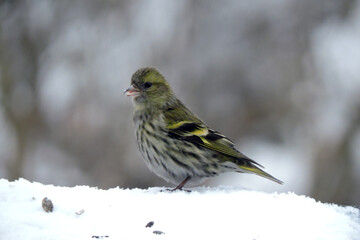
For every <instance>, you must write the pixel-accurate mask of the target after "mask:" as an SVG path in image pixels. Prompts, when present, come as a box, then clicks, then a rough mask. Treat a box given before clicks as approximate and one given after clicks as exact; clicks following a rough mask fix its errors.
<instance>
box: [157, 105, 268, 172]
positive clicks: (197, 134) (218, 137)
mask: <svg viewBox="0 0 360 240" xmlns="http://www.w3.org/2000/svg"><path fill="white" fill-rule="evenodd" d="M178 104H180V106H177V107H173V108H171V107H170V108H168V109H167V110H166V111H165V112H164V118H165V123H166V129H167V130H168V135H169V137H172V138H176V139H181V140H183V141H188V142H190V143H192V144H195V145H198V146H202V147H204V148H207V149H211V150H213V151H215V152H218V153H221V154H224V155H227V156H229V157H233V158H241V159H247V160H249V161H250V162H251V163H253V164H256V165H259V166H261V165H260V164H258V163H256V162H255V161H253V160H251V159H249V158H248V157H246V156H245V155H244V154H242V153H240V152H239V151H237V150H236V149H235V147H234V143H233V142H232V141H231V140H230V139H228V138H227V137H225V136H224V135H223V134H221V133H219V132H217V131H215V130H212V129H211V128H209V127H207V126H206V125H205V124H204V123H203V122H202V121H201V120H200V119H199V118H198V117H196V116H195V115H194V114H193V113H192V112H191V111H190V110H188V109H187V108H186V107H185V106H184V105H183V104H182V103H181V102H180V103H178ZM179 117H181V119H179Z"/></svg>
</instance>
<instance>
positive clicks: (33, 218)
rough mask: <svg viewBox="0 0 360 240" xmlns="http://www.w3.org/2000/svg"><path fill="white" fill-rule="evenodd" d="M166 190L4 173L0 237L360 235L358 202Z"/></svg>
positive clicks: (221, 190) (229, 190)
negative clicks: (59, 182)
mask: <svg viewBox="0 0 360 240" xmlns="http://www.w3.org/2000/svg"><path fill="white" fill-rule="evenodd" d="M161 190H164V189H163V188H149V189H147V190H144V189H120V188H114V189H109V190H101V189H97V188H91V187H88V186H76V187H72V188H70V187H58V186H53V185H43V184H40V183H35V182H34V183H31V182H29V181H27V180H24V179H20V180H18V181H15V182H9V181H7V180H5V179H0V223H1V224H0V239H6V240H26V239H59V240H60V239H61V240H63V239H67V240H69V239H109V240H111V239H245V240H247V239H248V240H264V239H276V240H281V239H286V240H289V239H292V240H294V239H295V240H296V239H301V240H305V239H306V240H310V239H334V240H335V239H336V240H338V239H354V240H355V239H360V211H359V209H357V208H354V207H341V206H338V205H335V204H324V203H320V202H317V201H315V200H314V199H311V198H309V197H305V196H298V195H296V194H294V193H281V194H278V193H272V194H268V193H263V192H257V191H250V190H244V189H239V188H231V187H230V188H229V187H218V188H208V187H199V188H193V189H191V192H190V193H188V192H185V191H179V192H167V191H161ZM45 197H47V198H48V200H47V201H46V203H47V204H48V203H49V202H48V201H49V200H51V202H52V204H53V211H52V212H51V211H50V210H51V208H46V209H47V210H49V209H50V210H49V212H45V210H44V209H43V207H42V202H43V199H44V198H45ZM44 202H45V200H44Z"/></svg>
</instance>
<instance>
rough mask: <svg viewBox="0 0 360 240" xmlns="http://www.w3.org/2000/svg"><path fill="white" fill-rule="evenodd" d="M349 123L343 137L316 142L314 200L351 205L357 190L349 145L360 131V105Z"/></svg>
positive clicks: (353, 202)
mask: <svg viewBox="0 0 360 240" xmlns="http://www.w3.org/2000/svg"><path fill="white" fill-rule="evenodd" d="M357 109H358V111H357V113H356V115H355V116H354V117H353V118H352V119H351V120H350V122H349V126H348V128H347V130H346V131H345V133H344V135H343V137H342V138H341V139H340V140H339V141H337V142H336V143H333V142H324V143H322V144H321V143H319V146H320V147H319V148H318V149H319V150H318V152H317V155H316V157H315V161H314V182H313V185H312V190H311V195H312V196H313V197H315V199H318V200H321V201H325V202H334V203H339V204H346V205H354V204H358V203H356V202H355V199H358V198H359V197H357V198H356V197H355V199H352V197H354V196H352V194H349V193H352V192H354V191H356V189H357V185H358V183H357V180H356V177H355V176H354V174H352V173H353V172H354V171H353V168H354V167H355V166H354V161H353V159H351V157H352V156H351V143H352V142H354V138H355V135H356V133H357V131H359V129H360V111H359V109H360V106H358V108H357Z"/></svg>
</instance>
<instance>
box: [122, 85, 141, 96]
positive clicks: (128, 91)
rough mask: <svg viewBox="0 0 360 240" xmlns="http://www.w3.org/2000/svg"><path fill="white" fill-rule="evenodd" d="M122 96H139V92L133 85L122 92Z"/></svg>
mask: <svg viewBox="0 0 360 240" xmlns="http://www.w3.org/2000/svg"><path fill="white" fill-rule="evenodd" d="M124 94H126V96H132V97H135V96H139V95H140V90H139V89H138V88H137V87H135V86H134V85H131V86H130V87H129V88H128V89H126V90H125V91H124Z"/></svg>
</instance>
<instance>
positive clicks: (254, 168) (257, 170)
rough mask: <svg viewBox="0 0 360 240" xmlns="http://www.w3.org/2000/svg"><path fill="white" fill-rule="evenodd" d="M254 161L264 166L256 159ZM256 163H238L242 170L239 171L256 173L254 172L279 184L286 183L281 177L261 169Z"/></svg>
mask: <svg viewBox="0 0 360 240" xmlns="http://www.w3.org/2000/svg"><path fill="white" fill-rule="evenodd" d="M254 163H255V164H257V165H259V166H260V167H262V166H261V165H260V164H258V163H256V162H255V161H254ZM254 163H251V164H247V166H244V165H239V164H238V167H239V168H240V170H239V171H237V172H246V173H254V174H256V175H258V176H261V177H264V178H267V179H269V180H271V181H274V182H276V183H278V184H283V183H284V182H282V181H280V180H279V179H276V178H274V177H273V176H271V175H270V174H268V173H267V172H265V171H263V170H261V169H260V168H259V167H257V166H256V165H254Z"/></svg>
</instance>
